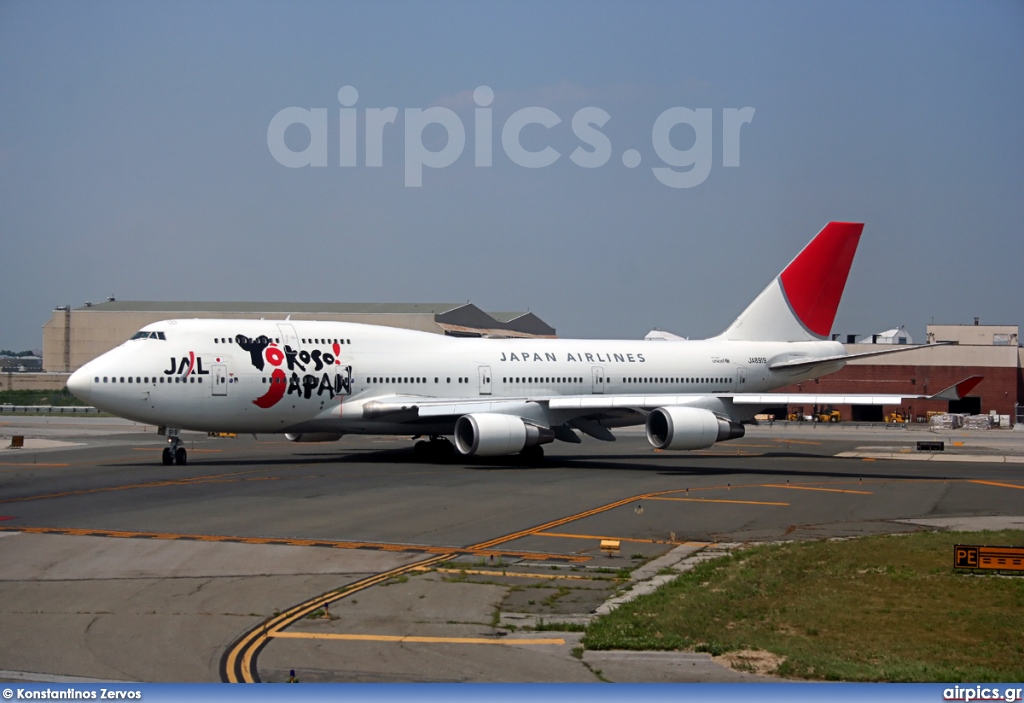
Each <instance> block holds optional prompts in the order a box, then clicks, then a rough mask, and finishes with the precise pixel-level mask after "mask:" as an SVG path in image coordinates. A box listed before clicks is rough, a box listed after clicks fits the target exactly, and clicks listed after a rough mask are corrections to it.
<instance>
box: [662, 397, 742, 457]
mask: <svg viewBox="0 0 1024 703" xmlns="http://www.w3.org/2000/svg"><path fill="white" fill-rule="evenodd" d="M745 433H746V429H745V428H744V427H743V425H741V424H739V423H738V422H731V421H729V420H723V419H722V418H720V417H718V416H717V415H715V414H714V413H713V412H711V411H710V410H704V409H703V408H688V407H683V406H668V407H664V408H658V409H657V410H654V411H653V412H651V414H650V415H648V416H647V441H648V442H650V443H651V446H653V447H654V448H655V449H706V448H707V447H710V446H711V445H712V444H714V443H715V442H723V441H725V440H727V439H738V438H740V437H742V436H743V435H744V434H745Z"/></svg>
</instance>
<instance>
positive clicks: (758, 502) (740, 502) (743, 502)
mask: <svg viewBox="0 0 1024 703" xmlns="http://www.w3.org/2000/svg"><path fill="white" fill-rule="evenodd" d="M647 500H676V501H680V502H686V503H735V504H738V505H779V506H783V507H788V506H789V503H776V502H774V501H768V500H725V499H723V498H672V497H670V496H649V497H648V498H647Z"/></svg>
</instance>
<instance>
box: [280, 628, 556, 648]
mask: <svg viewBox="0 0 1024 703" xmlns="http://www.w3.org/2000/svg"><path fill="white" fill-rule="evenodd" d="M269 635H270V637H278V638H284V639H293V640H343V641H347V642H401V643H403V644H404V643H407V642H415V643H417V644H526V645H534V644H541V645H552V644H555V645H562V644H565V640H564V639H562V638H561V637H547V638H544V639H521V638H511V637H501V638H497V637H495V638H491V637H415V636H412V635H347V634H334V633H330V632H280V631H276V630H275V631H274V632H270V633H269Z"/></svg>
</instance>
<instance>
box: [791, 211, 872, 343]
mask: <svg viewBox="0 0 1024 703" xmlns="http://www.w3.org/2000/svg"><path fill="white" fill-rule="evenodd" d="M863 231H864V225H863V224H860V223H856V222H829V223H828V224H827V225H825V229H823V230H821V232H819V233H818V236H817V237H815V238H814V239H812V240H811V243H810V244H808V245H807V246H806V247H804V249H803V251H801V252H800V253H799V254H798V255H797V257H796V258H795V259H793V262H792V263H790V265H789V266H787V267H786V270H785V271H783V272H782V274H781V275H780V276H779V278H780V280H781V281H782V289H783V291H785V293H786V298H787V299H788V300H789V304H790V305H791V306H792V308H793V312H794V313H796V316H797V317H798V318H800V321H801V322H802V323H803V324H804V327H806V328H807V329H809V330H810V331H811V332H813V333H814V334H816V335H818V336H819V337H827V336H828V334H829V332H831V331H832V322H833V321H834V320H835V319H836V310H838V309H839V300H840V298H842V297H843V288H845V287H846V277H847V276H848V275H849V274H850V265H851V264H853V255H854V254H856V253H857V243H858V242H859V241H860V235H861V232H863Z"/></svg>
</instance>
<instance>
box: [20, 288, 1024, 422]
mask: <svg viewBox="0 0 1024 703" xmlns="http://www.w3.org/2000/svg"><path fill="white" fill-rule="evenodd" d="M288 316H291V318H292V319H294V320H325V321H344V322H362V323H366V324H373V325H385V326H388V327H401V328H406V329H415V330H421V331H424V332H432V333H435V334H445V335H451V336H461V337H484V336H493V337H538V338H553V337H555V336H556V332H555V328H554V327H552V326H551V325H549V324H547V323H546V322H544V321H543V320H541V319H540V318H539V317H537V316H536V315H535V314H533V313H531V312H516V313H486V312H484V311H483V310H481V309H480V308H478V307H477V306H475V305H473V304H472V303H461V304H458V303H437V304H426V303H240V302H154V301H119V300H114V299H112V298H109V299H107V301H106V302H103V303H96V304H92V303H86V304H85V305H84V306H82V307H79V308H74V309H72V308H71V307H70V306H61V307H58V308H56V309H55V310H54V311H53V315H52V317H51V318H50V320H49V321H48V322H47V323H46V324H45V325H44V326H43V368H44V369H45V371H46V372H47V373H42V374H30V373H22V374H11V373H5V374H3V375H2V377H0V378H2V383H0V390H9V389H23V388H61V387H63V386H64V384H65V383H66V381H67V377H68V375H69V374H70V373H71V372H73V371H75V370H77V369H78V368H79V367H81V366H83V365H84V364H85V363H86V362H88V361H90V360H92V359H94V358H96V357H97V356H99V355H100V354H103V353H104V352H106V351H109V350H110V349H113V348H114V347H115V346H117V345H118V344H120V343H121V342H123V341H124V340H126V339H129V338H130V337H131V336H132V335H133V334H135V332H137V331H138V330H139V329H140V328H142V327H144V326H145V325H148V324H150V323H152V322H158V321H160V320H166V319H172V318H218V317H224V318H236V319H259V318H271V319H273V318H276V319H282V318H285V317H288ZM833 338H834V339H840V335H833ZM905 341H909V339H908V338H907V337H903V336H885V335H872V337H870V338H867V339H863V340H861V341H860V342H858V341H856V336H855V335H847V336H846V343H845V346H846V349H847V351H848V352H850V353H851V354H853V353H857V352H863V351H871V350H872V349H877V348H878V347H877V346H875V345H876V344H883V343H889V344H900V343H902V342H905ZM927 342H928V344H936V346H935V347H931V348H924V349H916V350H908V351H906V352H903V353H900V354H893V355H884V356H880V357H874V358H865V359H857V360H854V361H850V362H849V363H847V365H846V367H845V368H843V369H842V370H841V371H839V372H838V373H835V374H831V375H829V376H825V377H822V378H818V379H811V380H808V381H804V382H802V383H800V384H795V385H792V386H788V387H786V388H783V389H780V390H779V392H783V393H786V392H788V393H819V394H821V393H828V394H844V393H879V394H887V395H889V394H897V393H906V394H908V395H927V394H929V393H936V392H938V391H940V390H942V389H943V388H946V387H948V386H950V385H952V384H954V383H957V382H959V381H962V380H963V379H965V378H967V377H969V376H983V377H984V380H982V382H981V383H980V384H978V386H977V387H976V388H975V389H974V390H973V391H972V394H971V396H969V397H968V398H966V399H964V400H963V401H923V400H914V401H909V400H908V401H906V402H905V403H904V405H903V406H891V407H890V406H867V405H862V406H858V405H850V404H845V405H844V404H835V406H834V407H835V409H837V410H839V411H840V415H841V417H842V419H843V420H844V421H845V420H855V421H881V420H882V419H883V418H884V417H889V415H890V413H892V412H894V411H901V412H902V414H903V415H904V416H905V417H908V418H909V419H910V420H911V421H915V420H918V419H921V420H922V421H923V420H924V419H925V418H926V417H927V413H928V412H929V411H935V412H967V413H971V414H979V413H982V414H989V413H991V412H995V414H997V415H1009V416H1010V417H1011V418H1012V421H1016V418H1017V417H1018V415H1019V414H1018V409H1017V406H1018V403H1021V402H1022V399H1024V375H1022V366H1024V363H1022V362H1024V349H1021V347H1020V346H1019V328H1018V326H1017V325H980V324H978V321H977V320H975V323H974V324H973V325H928V327H927ZM940 342H953V344H949V345H939V344H937V343H940ZM650 343H651V344H658V343H659V342H657V341H651V342H650ZM801 410H802V412H804V413H807V414H810V413H811V412H812V408H810V407H806V406H805V407H803V408H799V407H795V406H790V407H789V408H788V409H787V411H786V413H787V414H788V413H790V412H798V413H799V412H800V411H801ZM1022 410H1024V409H1022ZM780 414H781V413H780Z"/></svg>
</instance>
